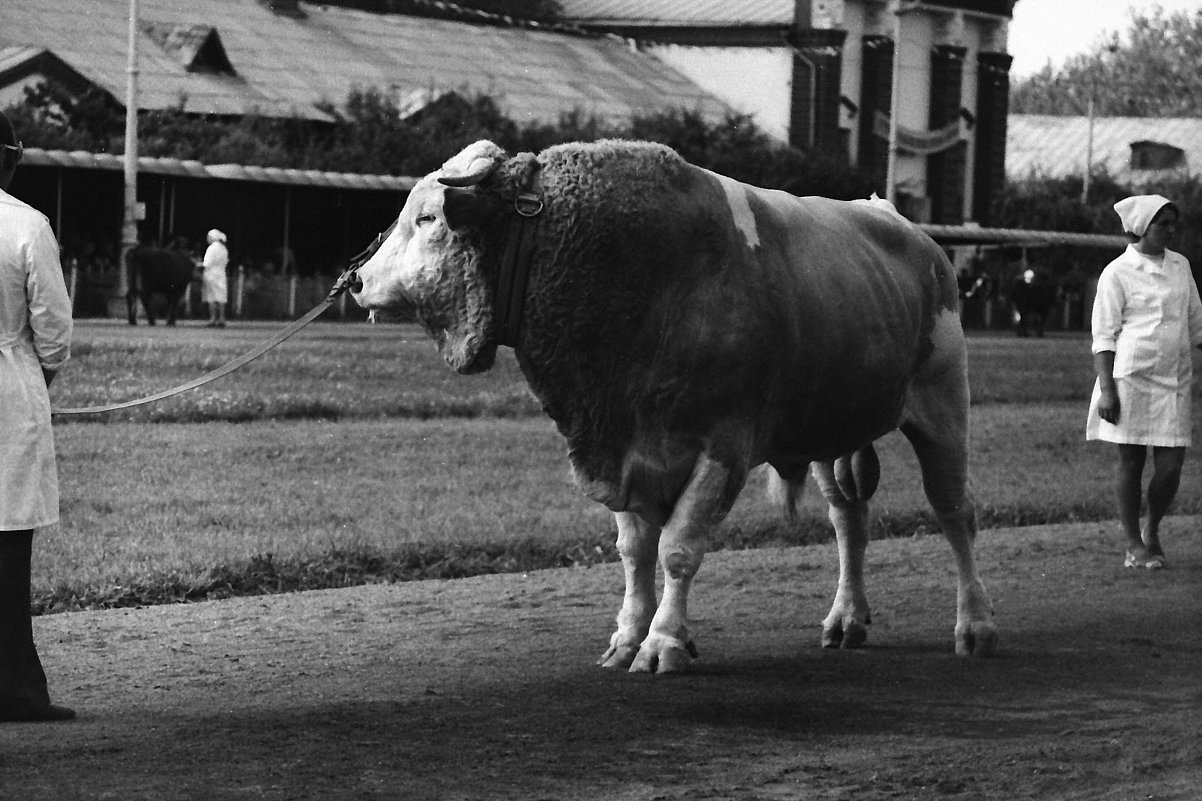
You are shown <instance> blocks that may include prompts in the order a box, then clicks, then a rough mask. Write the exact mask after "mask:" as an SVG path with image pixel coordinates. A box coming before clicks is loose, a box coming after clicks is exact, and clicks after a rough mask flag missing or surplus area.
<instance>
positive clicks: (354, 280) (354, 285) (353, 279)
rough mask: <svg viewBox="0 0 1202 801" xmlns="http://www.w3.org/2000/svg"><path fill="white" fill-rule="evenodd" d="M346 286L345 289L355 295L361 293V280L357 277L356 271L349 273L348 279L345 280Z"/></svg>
mask: <svg viewBox="0 0 1202 801" xmlns="http://www.w3.org/2000/svg"><path fill="white" fill-rule="evenodd" d="M346 286H347V289H349V290H350V291H351V292H353V293H355V294H356V295H358V294H359V293H360V292H362V291H363V279H362V278H360V277H359V273H358V271H355V272H353V273H351V275H350V278H348V279H347V283H346Z"/></svg>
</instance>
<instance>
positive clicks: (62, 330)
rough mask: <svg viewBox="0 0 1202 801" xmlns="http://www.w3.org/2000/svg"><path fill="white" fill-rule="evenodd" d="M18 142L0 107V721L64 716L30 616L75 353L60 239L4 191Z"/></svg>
mask: <svg viewBox="0 0 1202 801" xmlns="http://www.w3.org/2000/svg"><path fill="white" fill-rule="evenodd" d="M20 157H21V147H20V145H19V144H18V143H17V141H16V137H15V136H14V135H13V129H12V125H11V123H10V122H9V121H8V119H7V118H6V117H5V116H4V115H3V114H0V721H43V720H66V719H68V718H73V717H75V713H74V712H73V711H71V710H70V709H67V708H66V707H61V706H55V705H53V704H51V703H50V695H49V693H48V691H47V688H46V673H45V672H44V671H43V670H42V663H41V660H40V659H39V657H38V652H37V648H36V647H35V646H34V642H33V625H32V621H31V620H30V616H29V591H30V559H31V555H32V550H33V530H34V529H35V528H38V527H40V526H48V525H50V524H52V523H55V522H57V521H58V472H57V465H56V463H55V455H54V438H53V434H52V432H51V429H50V396H49V394H48V393H47V387H49V386H50V382H51V380H52V379H53V378H54V375H55V373H56V371H57V370H58V369H59V368H60V367H62V366H63V363H64V362H66V360H67V357H68V356H69V354H70V350H71V301H70V299H69V298H68V297H67V288H66V286H65V285H64V283H63V271H62V268H61V267H60V266H59V261H58V244H57V243H56V242H55V240H54V234H53V232H52V231H51V230H50V224H49V223H48V222H47V221H46V218H45V217H44V216H43V215H42V214H41V213H40V212H38V211H36V210H34V209H32V208H30V207H29V206H27V205H26V204H24V203H22V202H21V201H19V200H17V199H16V198H14V197H13V196H12V195H10V194H8V192H7V191H6V190H7V189H8V186H9V184H10V183H11V182H12V178H13V173H14V172H15V171H16V168H17V162H18V161H19V160H20Z"/></svg>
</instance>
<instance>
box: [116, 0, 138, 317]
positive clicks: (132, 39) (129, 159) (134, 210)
mask: <svg viewBox="0 0 1202 801" xmlns="http://www.w3.org/2000/svg"><path fill="white" fill-rule="evenodd" d="M138 211H139V209H138V0H129V55H128V60H127V61H126V81H125V218H124V223H123V224H122V226H121V259H120V262H119V264H118V265H117V294H118V295H119V296H120V297H121V299H122V300H124V301H125V302H126V303H128V302H129V291H130V286H129V270H128V269H127V267H126V260H127V258H128V256H129V251H130V250H132V249H133V248H134V247H135V246H137V244H138V217H139V216H140V215H139V214H138Z"/></svg>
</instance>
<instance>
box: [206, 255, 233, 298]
mask: <svg viewBox="0 0 1202 801" xmlns="http://www.w3.org/2000/svg"><path fill="white" fill-rule="evenodd" d="M229 263H230V252H229V250H227V249H226V247H225V244H224V243H222V242H212V243H210V244H209V247H208V248H207V249H206V250H205V257H204V262H203V265H204V276H203V278H202V280H201V285H200V300H201V302H202V303H225V302H226V298H227V297H229V287H228V283H227V280H226V276H225V268H226V267H227V266H228V265H229Z"/></svg>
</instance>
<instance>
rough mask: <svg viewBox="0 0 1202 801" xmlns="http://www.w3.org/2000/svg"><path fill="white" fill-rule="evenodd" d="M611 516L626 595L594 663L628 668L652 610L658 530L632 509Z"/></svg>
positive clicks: (649, 619) (653, 606) (636, 652)
mask: <svg viewBox="0 0 1202 801" xmlns="http://www.w3.org/2000/svg"><path fill="white" fill-rule="evenodd" d="M614 519H615V520H616V521H617V523H618V555H619V556H621V557H622V567H623V569H624V571H625V573H626V595H625V596H624V597H623V598H622V609H621V610H620V611H619V612H618V628H617V631H615V632H614V633H613V636H612V637H610V638H609V648H608V649H607V650H606V651H605V653H604V654H602V655H601V658H600V659H599V660H598V661H597V664H598V665H601V666H602V667H608V668H629V667H630V665H631V663H633V662H634V658H635V656H636V655H637V654H638V652H639V645H641V644H642V642H643V640H644V639H646V637H647V632H648V630H649V629H650V628H651V617H652V615H654V614H655V552H656V547H657V546H658V545H659V531H660V530H659V526H653V525H652V524H650V523H648V522H647V521H646V520H643V518H641V517H639V516H638V515H636V514H635V513H634V512H615V513H614Z"/></svg>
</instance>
